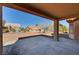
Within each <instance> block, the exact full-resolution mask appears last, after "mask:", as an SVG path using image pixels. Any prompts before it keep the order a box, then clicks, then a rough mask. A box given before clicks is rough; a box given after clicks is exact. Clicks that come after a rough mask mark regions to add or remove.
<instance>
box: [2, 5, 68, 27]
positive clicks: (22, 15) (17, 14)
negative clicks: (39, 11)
mask: <svg viewBox="0 0 79 59" xmlns="http://www.w3.org/2000/svg"><path fill="white" fill-rule="evenodd" d="M2 13H3V17H2V18H3V20H5V21H6V23H19V24H20V25H21V26H22V27H27V26H29V25H36V24H52V23H53V21H51V20H49V19H46V18H42V17H39V16H36V15H32V14H29V13H26V12H22V11H19V10H15V9H12V8H8V7H4V6H3V11H2ZM60 23H61V24H63V25H65V26H67V27H68V23H67V22H66V21H65V20H64V21H60Z"/></svg>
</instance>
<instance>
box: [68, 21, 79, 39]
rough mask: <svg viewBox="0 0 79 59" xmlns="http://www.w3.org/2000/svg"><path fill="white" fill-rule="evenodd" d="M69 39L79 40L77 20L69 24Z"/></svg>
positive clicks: (78, 23) (78, 22)
mask: <svg viewBox="0 0 79 59" xmlns="http://www.w3.org/2000/svg"><path fill="white" fill-rule="evenodd" d="M69 37H70V38H71V39H75V40H79V20H77V21H75V22H73V23H69Z"/></svg>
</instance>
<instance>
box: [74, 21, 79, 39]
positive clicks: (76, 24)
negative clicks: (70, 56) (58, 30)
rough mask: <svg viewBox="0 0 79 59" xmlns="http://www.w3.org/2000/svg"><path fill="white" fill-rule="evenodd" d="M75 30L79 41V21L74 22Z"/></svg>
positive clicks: (75, 35)
mask: <svg viewBox="0 0 79 59" xmlns="http://www.w3.org/2000/svg"><path fill="white" fill-rule="evenodd" d="M74 26H75V30H74V38H75V39H77V40H79V20H77V21H75V22H74Z"/></svg>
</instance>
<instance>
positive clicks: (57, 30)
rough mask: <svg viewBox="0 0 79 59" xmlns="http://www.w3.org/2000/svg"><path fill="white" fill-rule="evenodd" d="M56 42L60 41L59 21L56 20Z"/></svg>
mask: <svg viewBox="0 0 79 59" xmlns="http://www.w3.org/2000/svg"><path fill="white" fill-rule="evenodd" d="M54 40H57V41H59V20H54Z"/></svg>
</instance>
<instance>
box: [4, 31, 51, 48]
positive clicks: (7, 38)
mask: <svg viewBox="0 0 79 59" xmlns="http://www.w3.org/2000/svg"><path fill="white" fill-rule="evenodd" d="M40 34H43V35H50V33H35V32H25V33H22V32H19V33H3V46H6V45H9V44H13V43H15V42H16V41H17V40H18V38H20V37H27V36H34V35H40Z"/></svg>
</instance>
